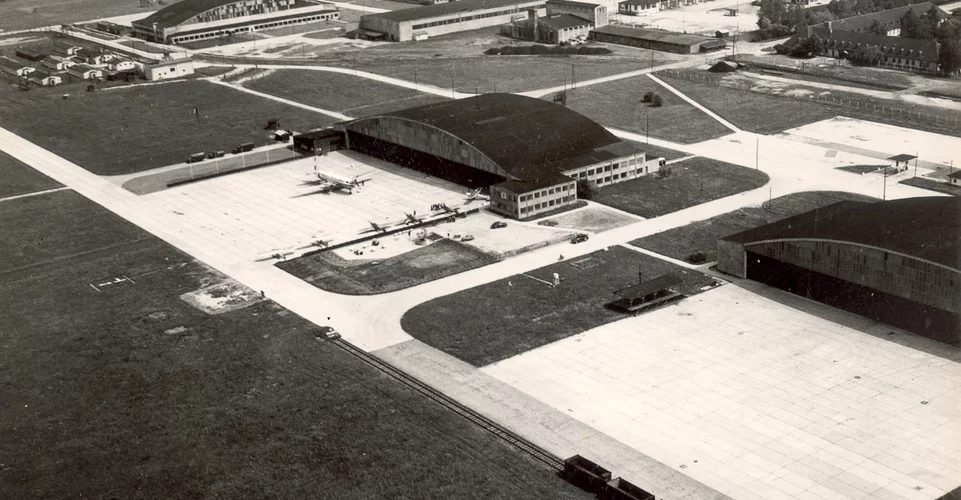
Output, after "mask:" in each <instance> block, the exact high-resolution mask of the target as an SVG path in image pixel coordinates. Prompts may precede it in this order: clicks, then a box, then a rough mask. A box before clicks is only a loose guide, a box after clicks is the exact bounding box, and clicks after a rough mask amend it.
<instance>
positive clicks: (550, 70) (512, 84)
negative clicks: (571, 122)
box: [349, 47, 650, 93]
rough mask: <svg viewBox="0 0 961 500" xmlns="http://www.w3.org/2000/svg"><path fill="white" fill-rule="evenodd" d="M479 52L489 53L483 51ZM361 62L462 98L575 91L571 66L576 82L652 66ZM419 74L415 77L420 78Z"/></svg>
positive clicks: (532, 60) (607, 59) (584, 59)
mask: <svg viewBox="0 0 961 500" xmlns="http://www.w3.org/2000/svg"><path fill="white" fill-rule="evenodd" d="M477 50H478V52H482V51H483V50H484V48H483V47H479V48H478V49H477ZM426 57H427V58H426V59H387V58H383V59H382V58H377V59H366V60H365V59H360V60H359V61H358V62H357V63H356V64H354V63H349V66H350V67H352V68H357V69H360V70H363V71H369V72H371V73H377V74H380V75H386V76H392V77H396V78H402V79H405V80H410V81H414V80H416V81H418V82H420V83H425V84H430V85H434V86H437V87H441V88H448V89H449V88H450V87H451V75H453V80H454V88H455V89H456V90H458V91H461V92H475V91H478V92H485V93H486V92H520V91H527V90H535V89H540V88H545V87H553V86H558V87H560V86H562V85H564V83H565V82H566V83H567V84H568V85H570V81H571V66H573V67H574V79H575V81H583V80H588V79H591V78H599V77H602V76H609V75H613V74H617V73H623V72H625V71H635V70H639V69H644V68H647V67H649V66H650V61H649V60H644V59H627V58H618V57H611V56H571V57H541V56H484V57H467V58H457V59H453V58H436V59H430V58H429V57H430V56H429V55H428V56H426ZM415 72H416V76H415Z"/></svg>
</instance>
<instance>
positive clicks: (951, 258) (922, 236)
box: [724, 196, 961, 270]
mask: <svg viewBox="0 0 961 500" xmlns="http://www.w3.org/2000/svg"><path fill="white" fill-rule="evenodd" d="M724 239H725V240H729V241H734V242H737V243H743V244H750V243H753V242H759V241H764V240H781V239H825V240H834V241H844V242H848V243H852V244H855V245H865V246H872V247H877V248H882V249H885V250H890V251H892V252H897V253H901V254H905V255H911V256H914V257H916V258H918V259H923V260H927V261H930V262H935V263H937V264H941V265H943V266H947V267H950V268H952V269H957V270H961V198H959V197H956V196H938V197H925V198H905V199H903V200H892V201H883V202H876V203H865V202H858V201H842V202H840V203H835V204H833V205H830V206H827V207H824V208H821V209H818V210H813V211H811V212H807V213H803V214H800V215H796V216H794V217H789V218H787V219H784V220H781V221H778V222H775V223H773V224H768V225H766V226H761V227H758V228H754V229H749V230H747V231H744V232H741V233H737V234H734V235H731V236H728V237H726V238H724Z"/></svg>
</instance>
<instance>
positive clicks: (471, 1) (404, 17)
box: [363, 0, 546, 22]
mask: <svg viewBox="0 0 961 500" xmlns="http://www.w3.org/2000/svg"><path fill="white" fill-rule="evenodd" d="M545 2H546V0H527V1H518V0H459V1H456V2H445V3H435V4H432V5H424V6H423V7H414V8H411V9H400V10H394V11H391V12H382V13H379V14H369V15H366V16H363V17H365V18H381V19H389V20H391V21H395V22H404V21H414V20H417V19H427V18H430V17H440V16H447V15H451V14H458V13H461V12H471V11H475V10H482V9H497V8H501V7H511V6H516V7H519V8H522V9H524V8H527V7H531V6H534V5H538V6H542V5H544V4H545Z"/></svg>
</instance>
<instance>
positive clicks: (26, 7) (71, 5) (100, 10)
mask: <svg viewBox="0 0 961 500" xmlns="http://www.w3.org/2000/svg"><path fill="white" fill-rule="evenodd" d="M172 3H175V2H174V1H168V2H167V4H168V5H169V4H172ZM157 8H159V7H149V8H140V3H139V2H130V1H129V0H72V1H69V2H64V1H63V0H23V1H11V2H0V29H2V30H4V31H13V30H20V29H27V28H39V27H41V26H50V25H59V24H69V23H75V22H79V21H87V20H89V19H100V18H103V17H113V16H122V15H125V14H135V13H137V12H143V13H144V14H146V13H147V12H150V11H153V10H156V9H157Z"/></svg>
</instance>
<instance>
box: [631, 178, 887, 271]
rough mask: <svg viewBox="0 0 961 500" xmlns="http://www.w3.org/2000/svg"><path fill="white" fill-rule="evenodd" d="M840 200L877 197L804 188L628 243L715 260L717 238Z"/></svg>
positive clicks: (676, 255)
mask: <svg viewBox="0 0 961 500" xmlns="http://www.w3.org/2000/svg"><path fill="white" fill-rule="evenodd" d="M843 200H854V201H868V202H874V201H878V200H877V199H876V198H871V197H868V196H862V195H858V194H852V193H845V192H841V191H808V192H803V193H794V194H789V195H786V196H781V197H778V198H774V200H772V203H771V204H770V205H767V204H765V207H764V208H761V207H745V208H742V209H739V210H735V211H733V212H728V213H726V214H722V215H718V216H717V217H714V218H711V219H709V220H705V221H699V222H695V223H693V224H689V225H687V226H684V227H678V228H674V229H671V230H668V231H664V232H662V233H657V234H652V235H651V236H647V237H644V238H641V239H639V240H634V241H632V242H631V244H632V245H636V246H639V247H641V248H645V249H647V250H651V251H653V252H657V253H659V254H662V255H667V256H668V257H673V258H675V259H681V260H685V259H687V257H688V256H690V255H691V254H693V253H696V252H702V253H704V254H705V255H706V256H707V260H708V261H714V260H717V240H718V239H720V238H723V237H725V236H729V235H732V234H735V233H739V232H741V231H746V230H748V229H752V228H755V227H759V226H763V225H765V224H770V223H772V222H777V221H779V220H781V219H786V218H788V217H792V216H794V215H798V214H801V213H804V212H809V211H811V210H814V209H816V208H820V207H825V206H828V205H831V204H834V203H836V202H839V201H843Z"/></svg>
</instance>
